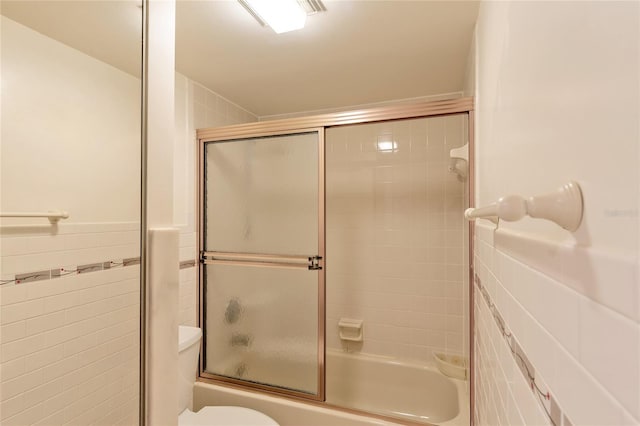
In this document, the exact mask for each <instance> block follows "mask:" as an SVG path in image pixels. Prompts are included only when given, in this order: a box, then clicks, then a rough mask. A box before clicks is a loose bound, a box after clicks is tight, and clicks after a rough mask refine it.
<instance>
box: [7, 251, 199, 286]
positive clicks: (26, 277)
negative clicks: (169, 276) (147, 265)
mask: <svg viewBox="0 0 640 426" xmlns="http://www.w3.org/2000/svg"><path fill="white" fill-rule="evenodd" d="M139 264H140V258H139V257H130V258H126V259H118V260H107V261H104V262H96V263H90V264H86V265H77V266H71V267H60V268H54V269H47V270H43V271H36V272H26V273H23V274H16V275H15V276H14V278H13V279H9V280H1V281H0V286H3V285H7V284H16V285H17V284H26V283H30V282H35V281H44V280H52V279H56V278H61V277H64V276H67V275H75V274H78V275H79V274H87V273H91V272H99V271H106V270H107V269H113V268H124V267H127V266H133V265H139ZM195 266H196V261H195V259H192V260H183V261H181V262H180V265H179V268H180V269H186V268H193V267H195Z"/></svg>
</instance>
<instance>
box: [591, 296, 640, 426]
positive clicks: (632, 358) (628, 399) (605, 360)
mask: <svg viewBox="0 0 640 426" xmlns="http://www.w3.org/2000/svg"><path fill="white" fill-rule="evenodd" d="M638 328H639V326H638V324H637V323H635V322H633V321H631V320H629V319H628V318H626V317H623V316H622V315H620V314H619V313H617V312H614V311H612V310H611V309H609V308H607V307H605V306H602V305H600V304H598V303H595V302H593V301H592V300H590V299H587V298H584V297H581V301H580V332H579V333H580V358H579V359H580V361H581V363H582V365H584V367H585V368H586V369H587V370H589V372H590V373H591V374H593V376H594V377H595V378H596V379H597V380H598V381H599V382H600V383H602V385H603V386H604V387H605V388H606V389H608V390H609V392H610V393H611V394H612V395H613V396H614V397H615V398H616V399H617V400H619V401H620V402H621V403H622V405H623V406H624V407H625V408H626V409H627V410H629V412H631V413H632V414H633V415H635V416H636V417H640V383H639V382H638V377H640V363H639V362H638V360H639V359H640V353H639V351H640V341H638ZM621 342H624V343H623V344H622V348H621Z"/></svg>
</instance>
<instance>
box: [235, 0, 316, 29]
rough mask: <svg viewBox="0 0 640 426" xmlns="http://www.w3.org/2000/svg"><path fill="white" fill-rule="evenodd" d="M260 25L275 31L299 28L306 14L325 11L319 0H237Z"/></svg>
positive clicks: (302, 24) (301, 26)
mask: <svg viewBox="0 0 640 426" xmlns="http://www.w3.org/2000/svg"><path fill="white" fill-rule="evenodd" d="M238 2H239V3H240V4H241V5H242V6H244V8H245V9H247V11H248V12H249V13H250V14H251V15H252V16H253V17H254V18H256V20H257V21H258V22H259V23H260V24H261V25H268V26H270V27H271V29H272V30H273V31H275V32H276V33H278V34H280V33H286V32H288V31H293V30H299V29H301V28H303V27H304V24H305V22H306V20H307V15H308V14H309V15H310V14H313V13H317V12H322V11H325V10H326V8H325V7H324V5H323V4H322V2H321V1H320V0H238Z"/></svg>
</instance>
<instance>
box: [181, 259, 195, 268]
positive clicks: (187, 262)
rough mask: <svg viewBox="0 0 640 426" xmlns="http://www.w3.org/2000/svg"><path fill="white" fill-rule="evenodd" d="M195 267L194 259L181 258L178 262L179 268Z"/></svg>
mask: <svg viewBox="0 0 640 426" xmlns="http://www.w3.org/2000/svg"><path fill="white" fill-rule="evenodd" d="M195 267H196V260H195V259H191V260H183V261H181V262H180V269H187V268H195Z"/></svg>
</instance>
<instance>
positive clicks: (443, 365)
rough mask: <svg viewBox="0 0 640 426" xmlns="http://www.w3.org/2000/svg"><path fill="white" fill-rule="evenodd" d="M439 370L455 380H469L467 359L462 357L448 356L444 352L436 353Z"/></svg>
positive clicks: (434, 356) (435, 357)
mask: <svg viewBox="0 0 640 426" xmlns="http://www.w3.org/2000/svg"><path fill="white" fill-rule="evenodd" d="M433 358H434V359H435V360H436V366H437V367H438V370H440V372H441V373H442V374H444V375H445V376H449V377H452V378H454V379H460V380H467V359H466V358H464V357H462V356H460V355H447V354H444V353H442V352H434V353H433Z"/></svg>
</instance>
